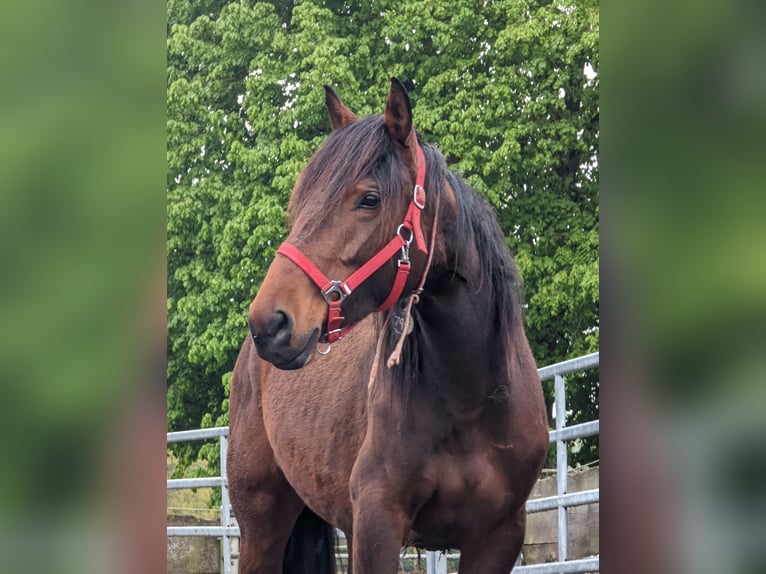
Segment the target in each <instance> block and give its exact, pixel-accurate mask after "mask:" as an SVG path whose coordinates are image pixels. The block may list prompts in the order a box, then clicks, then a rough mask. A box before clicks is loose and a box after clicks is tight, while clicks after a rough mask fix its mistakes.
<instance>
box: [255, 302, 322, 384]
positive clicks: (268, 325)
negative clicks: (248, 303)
mask: <svg viewBox="0 0 766 574" xmlns="http://www.w3.org/2000/svg"><path fill="white" fill-rule="evenodd" d="M247 323H248V327H249V328H250V335H251V336H252V338H253V343H255V350H256V352H257V353H258V356H259V357H260V358H261V359H263V360H264V361H268V362H269V363H271V364H272V365H274V366H275V367H276V368H278V369H283V370H286V371H289V370H293V369H300V368H301V367H303V366H304V365H305V364H306V363H307V362H308V359H309V357H310V356H311V351H313V350H314V348H315V347H316V343H317V340H318V338H319V329H314V330H313V331H311V332H310V333H309V334H308V335H307V336H305V337H303V338H302V339H301V340H300V341H299V342H298V343H297V344H294V343H293V339H294V337H293V334H294V321H293V319H292V317H291V316H290V315H289V314H288V313H286V312H284V311H275V312H274V313H273V314H272V315H271V316H270V317H269V318H268V319H267V320H266V321H265V322H264V323H263V325H262V326H259V322H257V321H254V320H253V319H252V318H248V321H247Z"/></svg>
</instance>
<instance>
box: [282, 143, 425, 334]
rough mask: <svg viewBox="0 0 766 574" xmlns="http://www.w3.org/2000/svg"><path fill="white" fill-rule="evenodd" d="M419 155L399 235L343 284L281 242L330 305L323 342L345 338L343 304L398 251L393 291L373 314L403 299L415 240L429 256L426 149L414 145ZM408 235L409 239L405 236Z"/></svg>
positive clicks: (288, 254)
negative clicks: (423, 221)
mask: <svg viewBox="0 0 766 574" xmlns="http://www.w3.org/2000/svg"><path fill="white" fill-rule="evenodd" d="M415 145H416V146H417V148H416V155H417V175H416V177H415V188H414V190H413V193H412V200H411V201H410V204H409V207H408V208H407V213H406V214H405V216H404V221H403V222H402V224H401V225H399V227H398V228H397V230H396V234H395V235H394V237H393V238H392V239H391V241H389V242H388V243H387V244H386V245H384V246H383V248H382V249H381V250H380V251H378V252H377V253H376V254H375V255H373V256H372V257H371V258H370V259H369V260H368V261H367V262H366V263H365V264H364V265H362V266H361V267H360V268H359V269H357V270H356V271H354V272H353V273H352V274H351V275H349V276H348V278H346V279H345V280H344V281H337V280H330V279H328V278H327V277H326V276H325V274H324V273H322V272H321V271H320V270H319V269H318V268H317V266H316V265H314V264H313V263H312V262H311V260H310V259H309V258H308V257H306V256H305V255H304V254H303V253H302V252H301V250H300V249H298V248H297V247H295V246H294V245H291V244H290V243H287V242H285V243H282V245H280V246H279V249H277V253H279V254H280V255H283V256H284V257H287V258H288V259H289V260H290V261H292V262H293V263H295V265H297V266H298V268H300V269H301V271H303V272H304V273H305V274H306V275H307V276H308V277H309V279H311V281H313V282H314V284H315V285H316V286H317V287H319V290H320V291H321V293H322V296H323V297H324V299H325V301H326V302H327V307H328V311H327V333H326V334H324V335H322V337H321V338H320V341H321V342H326V343H334V342H335V341H338V340H339V339H342V338H343V337H344V336H345V335H346V333H348V331H350V330H351V328H353V326H354V324H350V325H345V326H341V325H342V324H343V321H344V320H345V317H343V315H342V312H341V304H342V303H343V301H344V300H345V299H346V297H348V296H349V295H351V293H352V292H353V291H354V290H355V289H356V288H357V287H359V285H361V284H362V283H364V282H365V281H366V280H367V279H369V278H370V276H371V275H372V274H373V273H375V272H376V271H377V270H378V269H380V268H381V267H383V265H385V264H386V263H387V262H388V261H389V260H390V259H391V258H392V257H393V256H394V255H396V253H397V252H399V251H401V257H400V259H399V261H398V268H397V271H396V277H395V278H394V284H393V286H392V287H391V292H390V293H389V294H388V297H386V300H385V301H383V303H381V304H380V306H379V307H378V308H377V309H375V311H374V312H379V311H387V310H388V309H390V308H391V307H392V306H393V305H394V303H396V301H397V300H398V299H399V298H400V297H401V295H402V292H403V291H404V285H405V283H406V282H407V276H408V275H409V273H410V267H411V265H410V257H409V253H410V244H411V243H412V241H413V239H414V241H415V245H416V246H417V248H418V249H419V250H420V251H421V252H423V253H425V254H427V253H428V248H427V247H426V242H425V239H424V237H423V229H422V227H421V223H420V216H421V212H422V211H423V208H424V207H425V205H426V192H425V189H424V187H423V185H424V183H425V175H426V161H425V156H424V155H423V150H422V149H420V146H419V145H417V143H416V144H415ZM405 234H408V237H405Z"/></svg>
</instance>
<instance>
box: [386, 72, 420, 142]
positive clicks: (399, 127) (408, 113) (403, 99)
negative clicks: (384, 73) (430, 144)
mask: <svg viewBox="0 0 766 574" xmlns="http://www.w3.org/2000/svg"><path fill="white" fill-rule="evenodd" d="M383 121H384V122H385V124H386V129H387V130H388V133H389V134H391V137H392V138H394V140H395V141H398V142H399V143H400V144H402V145H403V146H405V147H412V148H414V146H412V145H410V144H411V141H412V140H411V139H410V138H413V139H414V138H415V130H414V129H412V105H411V104H410V97H409V96H408V95H407V89H406V88H405V87H404V84H402V83H401V82H400V81H399V80H397V79H396V78H391V91H389V92H388V99H387V100H386V109H385V111H384V112H383Z"/></svg>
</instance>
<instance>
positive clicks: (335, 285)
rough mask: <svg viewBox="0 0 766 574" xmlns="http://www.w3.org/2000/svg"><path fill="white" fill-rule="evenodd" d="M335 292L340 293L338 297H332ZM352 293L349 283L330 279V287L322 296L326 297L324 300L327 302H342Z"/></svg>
mask: <svg viewBox="0 0 766 574" xmlns="http://www.w3.org/2000/svg"><path fill="white" fill-rule="evenodd" d="M333 293H337V294H338V298H337V299H333V298H332V296H333ZM350 294H351V290H350V289H349V288H348V285H346V284H345V283H343V281H330V287H328V288H327V291H322V297H324V300H325V301H327V303H332V302H337V303H342V302H343V300H344V299H345V298H346V297H348V295H350Z"/></svg>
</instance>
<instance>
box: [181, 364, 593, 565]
mask: <svg viewBox="0 0 766 574" xmlns="http://www.w3.org/2000/svg"><path fill="white" fill-rule="evenodd" d="M598 364H599V354H598V353H592V354H590V355H585V356H583V357H578V358H576V359H571V360H568V361H563V362H561V363H557V364H555V365H550V366H548V367H543V368H542V369H540V370H539V373H540V379H541V380H547V379H554V391H555V420H556V428H555V429H554V430H552V431H551V433H550V441H551V442H552V443H553V442H555V443H556V477H557V494H556V496H551V497H546V498H537V499H534V500H530V501H528V502H527V512H528V513H534V512H543V511H545V510H552V509H556V510H557V512H558V561H557V562H549V563H545V564H533V565H518V566H516V567H515V568H514V569H513V572H514V574H516V573H524V574H558V573H561V574H564V573H575V572H597V571H598V570H599V557H598V555H596V556H593V557H589V558H583V559H578V560H568V531H567V508H570V507H572V506H578V505H582V504H592V503H596V502H598V501H599V489H598V488H596V489H592V490H584V491H580V492H571V493H570V492H568V488H567V470H568V464H567V448H566V442H567V441H570V440H574V439H577V438H584V437H589V436H593V435H597V434H599V421H598V420H594V421H590V422H586V423H582V424H578V425H572V426H567V424H566V412H567V411H566V375H570V374H572V373H576V372H579V371H584V370H586V369H591V368H594V367H598ZM228 436H229V428H228V427H216V428H210V429H199V430H190V431H181V432H173V433H168V435H167V442H168V443H171V442H187V441H196V440H210V439H218V441H219V449H220V456H221V473H220V475H219V476H216V477H210V478H182V479H172V480H168V481H167V488H168V489H169V490H170V489H179V488H204V487H212V488H220V489H221V524H220V526H168V528H167V535H168V536H212V537H216V538H220V540H221V572H222V573H223V574H231V573H232V572H233V571H235V570H234V569H233V566H235V565H236V560H237V558H238V555H237V552H236V549H235V550H234V551H232V542H237V543H238V538H239V528H238V527H237V526H236V522H235V520H234V517H233V515H232V513H231V504H230V502H229V491H228V486H227V483H226V449H227V445H228ZM339 534H341V535H342V533H339ZM237 546H238V544H237ZM405 556H406V557H410V558H411V557H412V555H405ZM425 556H426V572H427V574H446V572H447V560H448V559H458V558H459V557H460V554H459V553H454V554H453V553H446V554H445V553H442V552H426V553H425Z"/></svg>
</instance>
